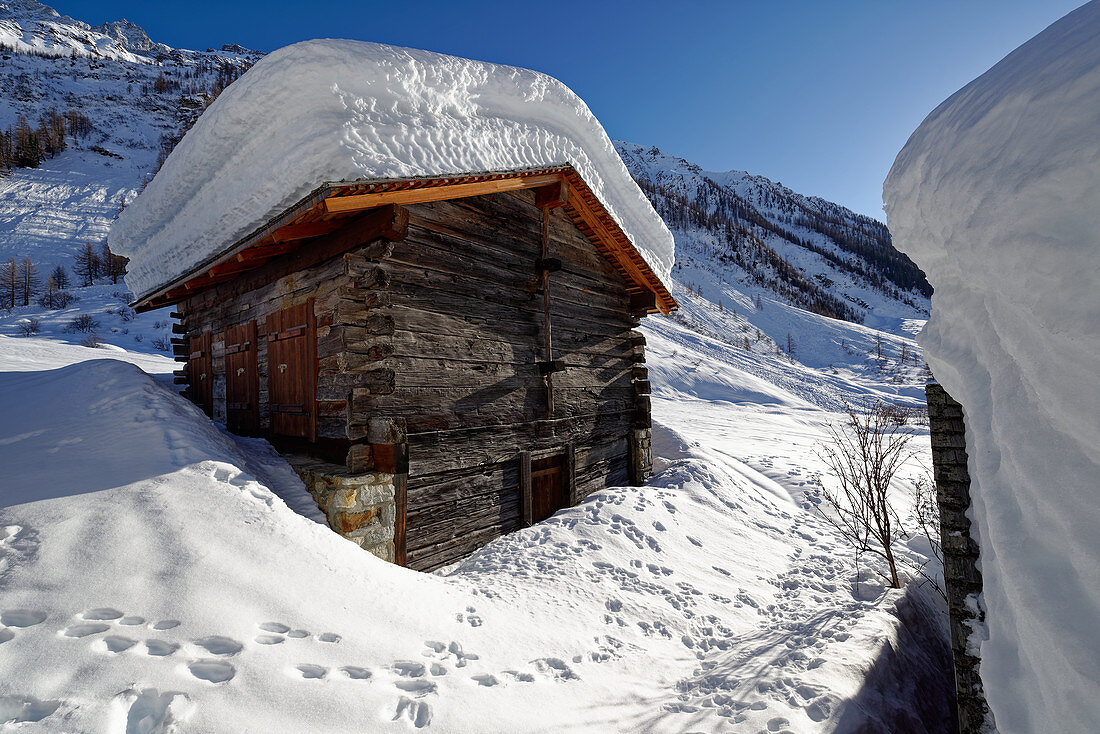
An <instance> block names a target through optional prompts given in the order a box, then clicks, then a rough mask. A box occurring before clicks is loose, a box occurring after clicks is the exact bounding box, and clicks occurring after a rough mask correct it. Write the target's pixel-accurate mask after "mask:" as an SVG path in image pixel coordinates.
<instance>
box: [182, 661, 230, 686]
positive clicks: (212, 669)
mask: <svg viewBox="0 0 1100 734" xmlns="http://www.w3.org/2000/svg"><path fill="white" fill-rule="evenodd" d="M187 669H188V670H189V671H191V675H193V676H195V677H196V678H198V679H199V680H204V681H208V682H210V683H228V682H229V681H231V680H233V676H235V675H236V674H237V669H236V668H235V667H233V666H232V665H231V664H229V663H227V662H224V661H222V660H196V661H195V662H193V663H191V664H190V665H188V666H187Z"/></svg>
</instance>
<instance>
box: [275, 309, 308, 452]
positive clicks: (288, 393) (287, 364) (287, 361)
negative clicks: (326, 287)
mask: <svg viewBox="0 0 1100 734" xmlns="http://www.w3.org/2000/svg"><path fill="white" fill-rule="evenodd" d="M316 354H317V338H316V333H315V329H314V320H313V301H312V300H310V301H308V302H306V303H302V304H299V305H297V306H291V307H290V308H284V309H283V310H282V311H276V312H275V313H273V314H271V315H269V316H268V317H267V400H268V404H267V408H268V412H269V413H270V414H271V432H272V433H273V434H276V435H279V436H294V437H297V438H305V439H308V440H310V441H313V440H316V438H317V409H316V396H317V389H316V379H317V356H316Z"/></svg>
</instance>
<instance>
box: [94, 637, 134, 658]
mask: <svg viewBox="0 0 1100 734" xmlns="http://www.w3.org/2000/svg"><path fill="white" fill-rule="evenodd" d="M99 642H102V643H103V645H104V646H105V647H106V648H107V652H113V653H116V654H117V653H120V652H125V651H126V650H129V649H130V648H131V647H133V646H134V645H136V644H137V642H138V641H137V640H135V639H132V638H130V637H123V636H122V635H108V636H107V637H104V638H102V639H101V640H99Z"/></svg>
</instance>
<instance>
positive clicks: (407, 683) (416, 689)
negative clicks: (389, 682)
mask: <svg viewBox="0 0 1100 734" xmlns="http://www.w3.org/2000/svg"><path fill="white" fill-rule="evenodd" d="M393 685H394V686H395V687H396V688H399V689H400V690H402V691H405V692H406V693H412V694H414V695H416V696H427V695H428V694H429V693H435V691H436V685H435V683H432V682H431V681H429V680H421V679H418V678H413V679H410V680H399V681H397V682H396V683H394V684H393Z"/></svg>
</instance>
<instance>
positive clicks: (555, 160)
mask: <svg viewBox="0 0 1100 734" xmlns="http://www.w3.org/2000/svg"><path fill="white" fill-rule="evenodd" d="M555 166H571V167H572V169H573V170H575V171H576V173H577V174H578V175H579V176H580V177H581V179H583V182H584V183H585V184H586V185H587V187H588V189H589V190H590V191H591V192H592V194H594V195H595V197H596V199H597V200H598V202H599V203H600V204H601V205H602V207H603V209H604V210H606V213H607V214H608V215H610V217H611V218H612V219H613V221H614V223H615V224H616V225H617V226H618V228H620V229H621V230H622V233H623V234H625V236H626V238H627V240H628V241H629V244H631V245H632V246H633V248H634V250H636V251H637V254H638V255H640V256H641V258H642V260H644V263H645V265H647V266H648V269H650V270H651V271H652V272H653V274H654V275H655V276H656V277H657V278H659V279H660V281H661V282H663V283H665V284H667V281H668V277H669V273H670V271H671V268H672V262H673V247H674V246H673V240H672V235H671V233H670V232H669V231H668V228H667V227H666V226H665V224H664V222H663V221H662V220H661V218H660V217H659V216H658V215H657V213H656V212H655V211H654V210H653V207H652V206H651V205H650V204H649V202H648V201H647V200H646V198H645V196H644V195H643V194H642V192H641V190H640V189H639V188H638V186H637V184H636V183H635V182H634V180H633V179H632V178H631V177H630V174H629V173H628V172H627V170H626V167H625V166H624V165H623V163H622V160H621V159H620V158H619V156H618V154H617V153H616V152H615V149H614V147H613V146H612V144H611V141H610V140H609V139H608V137H607V135H606V133H604V131H603V128H602V127H601V126H600V124H599V122H598V121H597V120H596V118H595V117H594V116H593V115H592V113H591V111H589V109H588V107H587V106H586V105H585V104H584V102H583V101H582V100H581V99H580V98H579V97H577V95H575V94H574V93H573V92H572V91H570V90H569V89H568V88H567V87H566V86H565V85H564V84H562V83H561V82H559V81H557V80H555V79H552V78H551V77H548V76H546V75H545V74H540V73H538V72H534V71H529V70H526V69H518V68H515V67H510V66H501V65H498V64H489V63H485V62H480V61H471V60H468V59H461V58H456V57H453V56H445V55H442V54H437V53H432V52H428V51H419V50H414V49H407V48H399V47H395V46H385V45H379V44H374V43H364V42H360V41H344V40H317V41H306V42H303V43H297V44H294V45H292V46H288V47H286V48H283V49H280V50H278V51H276V52H274V53H272V54H270V55H268V56H267V57H265V58H264V59H262V60H261V61H260V62H259V63H257V64H256V65H255V66H254V67H253V68H252V69H250V70H249V71H248V72H247V73H246V74H245V75H244V76H242V77H241V78H240V79H239V80H237V81H236V82H234V83H233V84H232V85H230V86H229V87H228V88H227V89H226V90H225V92H223V93H222V95H221V96H220V97H219V98H218V99H217V100H216V101H215V102H214V104H212V105H211V106H210V108H209V109H208V110H207V111H206V112H205V113H204V114H203V116H202V117H201V118H200V119H199V120H198V122H197V123H196V124H195V126H194V127H193V128H192V129H191V130H190V131H189V132H188V133H187V135H185V136H184V138H183V140H182V141H181V142H180V144H179V145H178V146H176V149H175V150H174V151H173V152H172V154H171V155H170V156H169V157H168V160H167V161H166V162H165V164H164V167H163V168H162V169H161V171H160V172H159V173H158V174H157V175H156V177H155V178H154V179H153V181H152V182H150V184H149V186H148V187H147V188H146V190H145V191H144V192H143V193H142V194H141V196H139V197H138V198H137V199H136V200H135V201H134V202H133V203H132V204H130V206H129V207H127V208H126V210H125V211H123V213H122V215H121V216H120V217H119V219H118V221H117V222H116V223H115V225H114V226H113V227H112V229H111V232H110V235H109V240H108V241H109V242H110V245H111V249H112V250H114V251H115V252H117V253H119V254H122V255H125V256H127V257H129V258H130V264H129V266H128V268H129V273H128V274H127V276H126V280H127V283H128V284H129V286H130V288H131V289H132V290H133V291H134V292H135V293H136V294H137V295H138V297H139V300H140V299H141V298H143V297H145V296H148V295H150V294H152V293H154V292H156V291H157V290H158V289H162V288H163V287H164V286H166V285H168V284H171V283H172V282H173V281H175V280H177V279H178V278H179V277H180V276H182V275H185V274H187V273H190V272H192V271H193V270H195V269H196V268H197V267H199V266H201V265H203V264H204V263H208V262H210V261H211V259H212V258H215V257H216V256H218V255H219V254H220V253H223V252H225V251H227V250H228V249H230V248H232V247H233V246H234V245H237V244H239V243H240V242H242V241H243V240H245V239H246V238H248V237H249V236H250V235H253V234H254V233H255V232H257V230H259V229H260V228H262V227H263V226H264V225H265V224H267V223H269V222H271V221H272V220H274V219H276V218H277V217H279V216H280V215H282V214H284V213H285V212H287V211H288V210H289V209H290V208H292V207H294V206H295V205H297V204H299V203H300V202H302V201H303V200H304V199H305V198H306V197H307V196H308V195H309V194H310V193H311V192H315V191H317V190H318V188H319V187H322V186H323V185H324V184H326V183H329V182H344V183H346V182H352V181H354V182H370V181H387V180H394V179H413V178H422V177H440V176H469V175H477V174H484V173H487V172H502V171H528V170H531V169H546V168H551V167H555Z"/></svg>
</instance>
